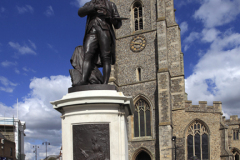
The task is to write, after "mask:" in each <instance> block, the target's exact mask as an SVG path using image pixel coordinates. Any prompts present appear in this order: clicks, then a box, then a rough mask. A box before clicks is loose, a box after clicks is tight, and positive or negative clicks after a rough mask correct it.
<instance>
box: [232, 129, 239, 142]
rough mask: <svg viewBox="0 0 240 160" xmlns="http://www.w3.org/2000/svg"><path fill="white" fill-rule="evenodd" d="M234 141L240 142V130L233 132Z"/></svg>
mask: <svg viewBox="0 0 240 160" xmlns="http://www.w3.org/2000/svg"><path fill="white" fill-rule="evenodd" d="M233 140H239V130H233Z"/></svg>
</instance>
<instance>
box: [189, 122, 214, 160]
mask: <svg viewBox="0 0 240 160" xmlns="http://www.w3.org/2000/svg"><path fill="white" fill-rule="evenodd" d="M208 144H209V134H208V131H207V129H206V126H205V125H204V124H202V123H201V122H199V121H195V122H194V123H192V124H191V125H190V126H189V128H188V130H187V154H188V156H187V158H188V160H190V159H192V158H193V157H196V158H197V159H199V160H209V151H208V150H209V145H208Z"/></svg>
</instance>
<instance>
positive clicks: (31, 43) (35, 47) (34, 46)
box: [28, 40, 37, 49]
mask: <svg viewBox="0 0 240 160" xmlns="http://www.w3.org/2000/svg"><path fill="white" fill-rule="evenodd" d="M28 42H29V43H30V45H31V46H32V48H34V49H37V46H36V45H35V43H33V42H32V41H31V40H28Z"/></svg>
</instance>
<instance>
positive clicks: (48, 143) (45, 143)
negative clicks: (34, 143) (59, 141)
mask: <svg viewBox="0 0 240 160" xmlns="http://www.w3.org/2000/svg"><path fill="white" fill-rule="evenodd" d="M42 145H46V159H47V146H48V145H50V142H48V141H45V142H43V143H42Z"/></svg>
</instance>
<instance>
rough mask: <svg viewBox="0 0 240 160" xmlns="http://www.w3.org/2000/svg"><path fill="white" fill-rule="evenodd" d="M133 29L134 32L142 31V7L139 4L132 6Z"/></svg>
mask: <svg viewBox="0 0 240 160" xmlns="http://www.w3.org/2000/svg"><path fill="white" fill-rule="evenodd" d="M133 16H134V27H135V28H134V29H135V31H138V30H142V29H143V7H142V4H141V3H140V2H135V3H134V5H133Z"/></svg>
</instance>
